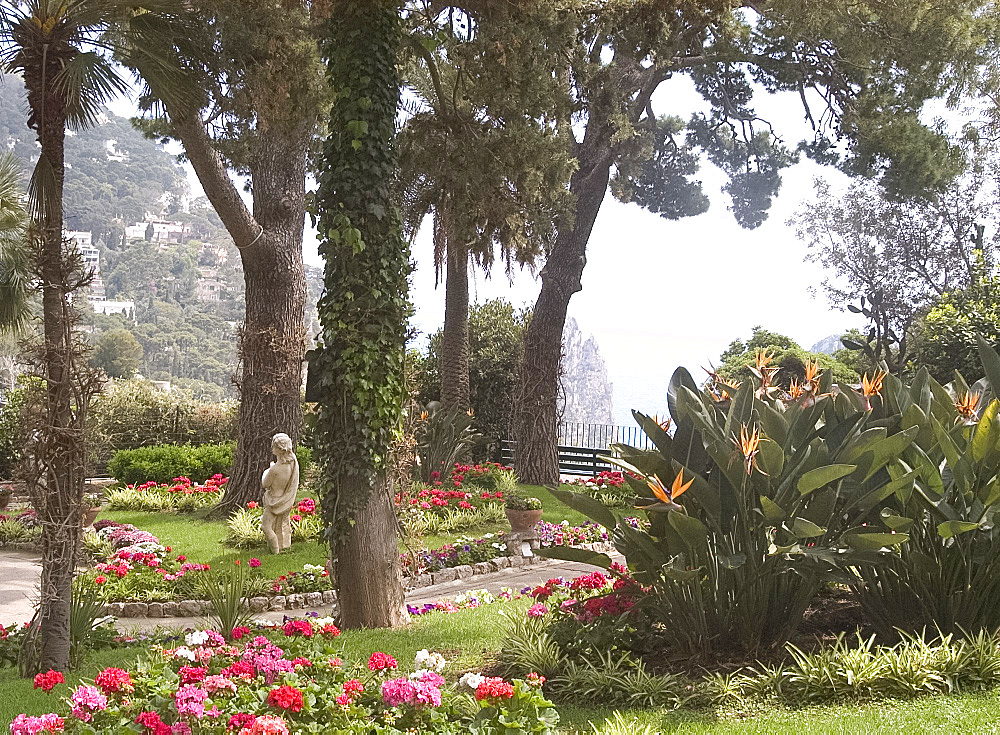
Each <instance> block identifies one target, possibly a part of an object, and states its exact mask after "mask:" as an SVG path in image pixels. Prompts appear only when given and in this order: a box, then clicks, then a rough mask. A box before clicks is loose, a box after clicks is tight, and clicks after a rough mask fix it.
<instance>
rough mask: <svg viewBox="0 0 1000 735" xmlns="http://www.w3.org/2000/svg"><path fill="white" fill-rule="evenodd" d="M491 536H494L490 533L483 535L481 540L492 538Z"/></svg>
mask: <svg viewBox="0 0 1000 735" xmlns="http://www.w3.org/2000/svg"><path fill="white" fill-rule="evenodd" d="M493 536H494V534H492V533H484V534H483V538H493Z"/></svg>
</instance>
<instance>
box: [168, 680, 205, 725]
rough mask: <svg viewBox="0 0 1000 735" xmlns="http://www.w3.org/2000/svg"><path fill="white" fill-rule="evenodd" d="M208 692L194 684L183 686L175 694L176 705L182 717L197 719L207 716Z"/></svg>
mask: <svg viewBox="0 0 1000 735" xmlns="http://www.w3.org/2000/svg"><path fill="white" fill-rule="evenodd" d="M206 699H208V692H206V691H205V690H204V689H202V688H201V687H197V686H194V685H193V684H183V685H181V687H180V688H179V689H178V690H177V692H176V693H175V694H174V705H175V706H176V707H177V713H178V714H179V715H181V716H182V717H184V716H187V715H191V716H193V717H195V718H196V719H201V718H202V717H204V716H205V700H206Z"/></svg>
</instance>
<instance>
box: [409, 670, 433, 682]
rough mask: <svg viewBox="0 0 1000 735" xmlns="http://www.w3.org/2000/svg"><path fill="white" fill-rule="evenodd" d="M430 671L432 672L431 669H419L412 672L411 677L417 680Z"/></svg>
mask: <svg viewBox="0 0 1000 735" xmlns="http://www.w3.org/2000/svg"><path fill="white" fill-rule="evenodd" d="M429 673H431V670H430V669H417V670H416V671H414V672H413V673H412V674H410V678H411V679H413V680H417V679H420V678H422V677H423V675H424V674H429Z"/></svg>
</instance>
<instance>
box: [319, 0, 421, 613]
mask: <svg viewBox="0 0 1000 735" xmlns="http://www.w3.org/2000/svg"><path fill="white" fill-rule="evenodd" d="M330 18H331V20H330V23H329V25H328V26H327V30H326V33H325V34H324V39H323V41H322V42H321V50H322V53H323V57H324V59H325V61H326V64H327V69H328V73H329V81H330V85H331V88H332V91H333V92H334V101H333V104H332V106H331V110H330V125H329V130H330V134H329V136H328V137H327V139H326V142H325V144H324V147H323V160H322V163H321V166H320V171H319V175H318V179H319V190H318V192H317V197H316V199H317V208H318V210H319V231H320V233H321V235H322V237H323V244H322V245H321V247H320V252H321V254H322V255H323V257H324V259H325V260H326V268H325V271H324V286H325V289H324V293H323V296H322V297H321V298H320V301H319V318H320V324H321V325H322V333H321V335H320V343H319V344H318V346H317V348H316V350H315V351H314V352H313V353H312V355H311V365H310V370H313V371H316V373H317V375H318V381H317V382H318V387H319V393H320V395H319V401H318V404H317V437H316V456H317V458H318V460H319V462H320V464H321V467H322V477H321V480H320V490H321V493H322V500H323V517H324V520H325V522H326V525H327V530H328V537H329V539H330V547H331V552H332V558H333V562H334V569H333V574H334V579H335V583H336V585H337V588H338V593H339V598H338V599H339V601H340V609H341V623H342V625H343V626H344V627H346V628H359V627H389V626H395V625H400V624H402V623H404V622H406V620H407V619H408V616H407V613H406V607H405V605H404V602H403V580H402V573H401V570H400V565H399V554H398V546H397V544H398V541H397V536H396V529H397V526H396V517H395V508H394V504H393V501H392V496H393V489H392V486H391V479H390V473H389V469H390V465H391V463H392V456H391V447H392V446H393V443H394V441H393V440H394V437H395V435H396V433H397V432H398V430H399V428H400V420H401V411H402V406H403V402H404V397H405V386H404V382H403V358H404V352H405V347H406V322H407V316H408V314H409V311H410V307H409V302H408V300H407V286H408V284H407V277H408V275H409V270H410V265H409V262H410V260H409V259H410V254H409V247H408V246H407V243H406V241H405V240H404V238H403V236H402V226H401V222H400V218H399V214H398V212H397V211H396V210H395V207H394V202H393V200H392V194H391V182H392V181H393V179H394V178H395V176H396V169H397V160H396V151H395V117H396V108H397V105H398V104H399V77H398V74H397V70H396V55H397V52H398V49H399V45H400V17H399V5H398V3H396V2H390V1H388V0H377V1H373V2H360V1H358V0H338V1H337V2H334V3H333V4H332V7H331V15H330Z"/></svg>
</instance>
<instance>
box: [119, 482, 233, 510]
mask: <svg viewBox="0 0 1000 735" xmlns="http://www.w3.org/2000/svg"><path fill="white" fill-rule="evenodd" d="M227 482H229V478H228V477H225V476H224V475H221V474H216V475H213V476H212V477H210V478H208V479H207V480H205V482H203V483H196V482H192V481H191V478H189V477H183V476H181V477H175V478H174V479H173V480H171V481H170V482H169V483H163V484H161V483H157V482H155V481H150V482H144V483H140V484H132V485H111V486H110V487H108V488H106V489H105V490H104V507H106V508H107V509H108V510H140V511H147V512H156V511H161V510H176V511H178V512H181V513H185V512H186V513H190V512H193V511H195V510H198V509H199V508H207V507H210V506H213V505H215V504H217V503H218V502H219V501H220V500H222V496H223V495H224V494H225V492H226V483H227Z"/></svg>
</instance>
